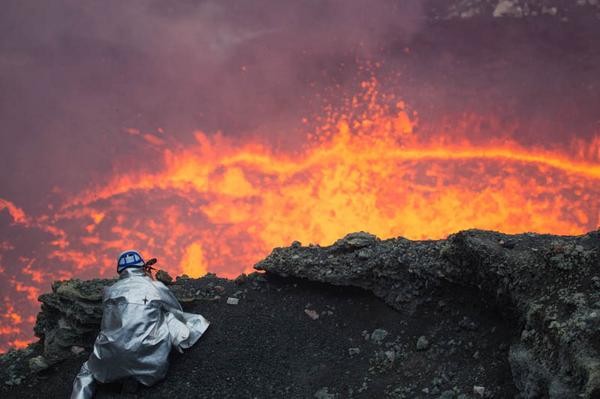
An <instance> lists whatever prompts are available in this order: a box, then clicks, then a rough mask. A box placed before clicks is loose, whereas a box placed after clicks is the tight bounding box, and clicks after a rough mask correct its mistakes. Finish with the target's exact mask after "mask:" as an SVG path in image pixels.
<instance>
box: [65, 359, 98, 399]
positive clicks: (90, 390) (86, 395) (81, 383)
mask: <svg viewBox="0 0 600 399" xmlns="http://www.w3.org/2000/svg"><path fill="white" fill-rule="evenodd" d="M95 391H96V381H95V380H94V376H93V375H92V372H91V371H90V369H89V368H88V364H87V362H85V363H83V366H81V370H79V374H77V377H75V381H73V392H71V399H91V398H93V397H94V392H95Z"/></svg>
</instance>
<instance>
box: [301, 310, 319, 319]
mask: <svg viewBox="0 0 600 399" xmlns="http://www.w3.org/2000/svg"><path fill="white" fill-rule="evenodd" d="M304 313H306V315H307V316H308V317H310V318H311V319H313V320H317V319H318V318H319V313H318V312H317V311H315V310H312V309H304Z"/></svg>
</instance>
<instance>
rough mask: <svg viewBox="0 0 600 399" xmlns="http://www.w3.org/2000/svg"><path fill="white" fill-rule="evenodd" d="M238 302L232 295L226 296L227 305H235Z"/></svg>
mask: <svg viewBox="0 0 600 399" xmlns="http://www.w3.org/2000/svg"><path fill="white" fill-rule="evenodd" d="M238 303H240V300H239V298H232V297H229V298H227V304H228V305H237V304H238Z"/></svg>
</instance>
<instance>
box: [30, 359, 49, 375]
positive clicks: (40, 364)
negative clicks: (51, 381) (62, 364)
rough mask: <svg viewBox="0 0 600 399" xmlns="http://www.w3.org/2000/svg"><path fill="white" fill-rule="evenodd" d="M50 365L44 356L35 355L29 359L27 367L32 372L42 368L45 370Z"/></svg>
mask: <svg viewBox="0 0 600 399" xmlns="http://www.w3.org/2000/svg"><path fill="white" fill-rule="evenodd" d="M48 367H50V365H49V364H48V361H47V360H46V359H45V358H44V356H36V357H32V358H31V359H29V368H30V369H31V371H33V372H34V373H38V372H40V371H42V370H46V369H47V368H48Z"/></svg>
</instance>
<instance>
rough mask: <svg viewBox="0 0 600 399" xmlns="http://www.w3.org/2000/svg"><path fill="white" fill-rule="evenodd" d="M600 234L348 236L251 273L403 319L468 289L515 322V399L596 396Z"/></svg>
mask: <svg viewBox="0 0 600 399" xmlns="http://www.w3.org/2000/svg"><path fill="white" fill-rule="evenodd" d="M599 254H600V231H596V232H591V233H589V234H586V235H583V236H579V237H562V236H552V235H538V234H521V235H505V234H500V233H495V232H489V231H479V230H470V231H463V232H460V233H458V234H454V235H452V236H450V237H449V238H448V239H447V240H440V241H410V240H407V239H404V238H397V239H390V240H384V241H382V240H379V239H378V238H377V237H375V236H373V235H371V234H368V233H355V234H350V235H348V236H346V237H344V238H343V239H341V240H339V241H337V242H336V243H335V244H334V245H332V246H330V247H325V248H321V247H318V246H308V247H302V246H301V245H300V243H294V244H293V245H292V246H291V247H288V248H278V249H275V250H274V251H273V253H272V254H271V255H270V256H269V257H267V258H266V259H265V260H263V261H261V262H259V263H258V264H257V265H256V268H257V269H258V270H264V271H267V272H270V273H275V274H279V275H282V276H293V277H300V278H305V279H308V280H312V281H320V282H324V283H329V284H335V285H348V286H356V287H361V288H364V289H367V290H369V291H372V292H373V293H374V294H375V295H376V296H378V297H380V298H382V299H383V300H384V301H385V302H386V303H388V304H389V305H391V306H392V307H394V308H395V309H398V311H400V312H406V313H409V314H411V313H413V312H415V310H416V309H417V308H418V307H419V305H421V304H423V303H424V302H425V301H428V300H429V296H430V292H431V290H432V288H433V287H444V286H445V287H453V288H454V295H457V296H460V295H461V291H462V290H463V289H464V288H471V289H476V290H478V291H479V292H480V293H481V296H482V298H483V299H485V300H486V301H488V302H489V303H490V304H492V305H494V306H496V307H498V308H499V309H500V310H501V311H502V312H503V314H504V317H505V319H506V320H507V322H509V321H510V323H515V324H514V326H515V328H517V329H518V330H519V332H520V339H518V340H516V341H515V342H511V343H510V351H509V356H508V361H509V363H510V367H511V371H512V375H513V379H514V383H515V385H516V386H517V388H518V389H519V391H520V392H521V394H522V396H523V397H526V398H538V397H551V398H572V397H573V398H575V397H578V398H579V397H582V398H600V352H599V351H600V277H599V276H600V261H599V259H600V256H599Z"/></svg>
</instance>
